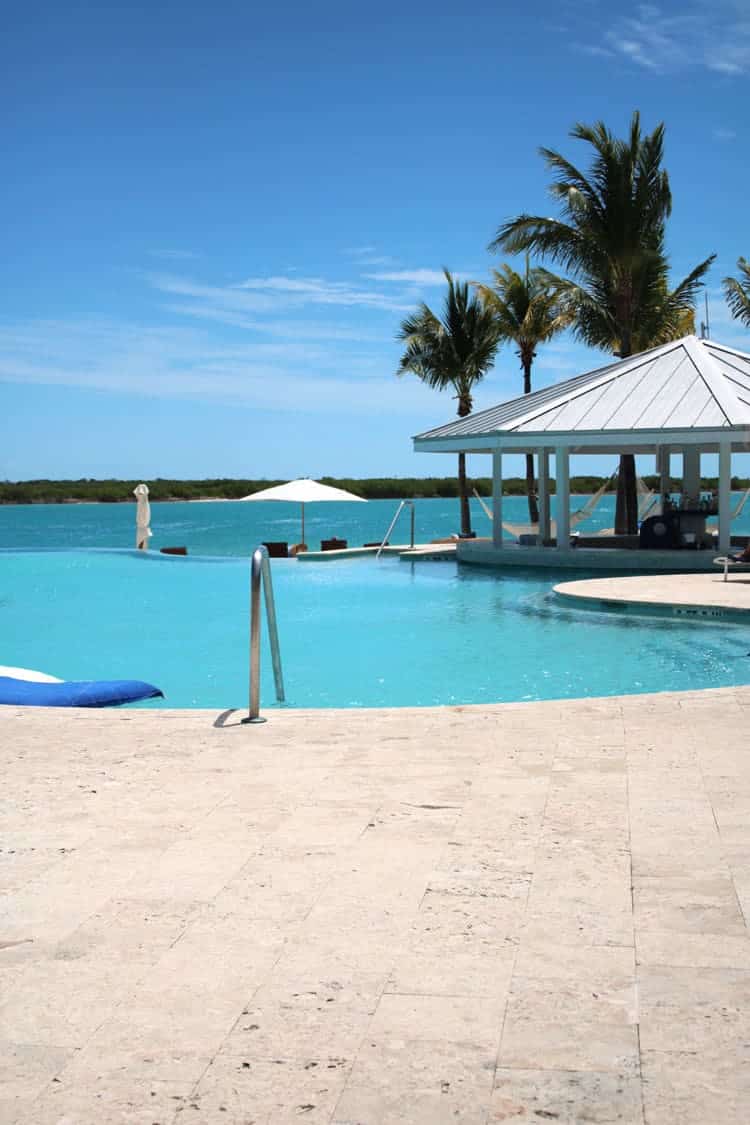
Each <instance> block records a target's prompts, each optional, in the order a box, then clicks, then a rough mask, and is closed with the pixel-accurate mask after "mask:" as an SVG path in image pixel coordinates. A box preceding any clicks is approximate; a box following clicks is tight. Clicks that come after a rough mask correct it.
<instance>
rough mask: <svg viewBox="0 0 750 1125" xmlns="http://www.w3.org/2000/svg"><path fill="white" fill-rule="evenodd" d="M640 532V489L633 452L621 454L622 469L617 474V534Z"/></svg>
mask: <svg viewBox="0 0 750 1125" xmlns="http://www.w3.org/2000/svg"><path fill="white" fill-rule="evenodd" d="M637 534H638V490H637V487H636V475H635V457H634V456H633V454H632V453H621V454H620V471H619V473H618V475H617V500H616V502H615V535H637Z"/></svg>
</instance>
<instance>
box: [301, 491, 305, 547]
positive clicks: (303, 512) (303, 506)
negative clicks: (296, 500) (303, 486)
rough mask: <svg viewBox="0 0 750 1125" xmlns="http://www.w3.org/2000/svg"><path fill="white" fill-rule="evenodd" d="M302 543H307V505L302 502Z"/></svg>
mask: <svg viewBox="0 0 750 1125" xmlns="http://www.w3.org/2000/svg"><path fill="white" fill-rule="evenodd" d="M302 542H303V543H304V542H305V504H304V501H303V502H302Z"/></svg>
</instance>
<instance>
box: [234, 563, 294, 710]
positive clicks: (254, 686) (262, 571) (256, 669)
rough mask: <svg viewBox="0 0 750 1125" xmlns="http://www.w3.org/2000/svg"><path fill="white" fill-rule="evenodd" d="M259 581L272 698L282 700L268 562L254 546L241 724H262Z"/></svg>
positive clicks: (283, 697) (281, 682) (282, 681)
mask: <svg viewBox="0 0 750 1125" xmlns="http://www.w3.org/2000/svg"><path fill="white" fill-rule="evenodd" d="M261 582H262V583H263V593H264V595H265V602H266V622H267V624H268V640H269V643H270V645H271V661H272V663H273V678H274V683H275V685H276V699H277V700H278V702H279V703H283V702H284V700H285V696H284V677H283V675H282V672H281V651H280V649H279V631H278V628H277V625H276V603H275V602H274V599H273V583H272V581H271V564H270V563H269V561H268V551H267V549H266V548H265V547H256V549H255V550H254V551H253V557H252V560H251V563H250V705H249V708H248V714H247V717H246V718H244V719H243V720H242V722H243V723H265V721H266V720H265V719H264V718H263V717H262V716H261V714H260V589H261Z"/></svg>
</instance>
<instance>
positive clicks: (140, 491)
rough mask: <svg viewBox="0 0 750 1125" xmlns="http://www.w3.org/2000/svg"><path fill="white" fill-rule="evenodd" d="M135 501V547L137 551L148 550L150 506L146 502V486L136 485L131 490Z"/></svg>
mask: <svg viewBox="0 0 750 1125" xmlns="http://www.w3.org/2000/svg"><path fill="white" fill-rule="evenodd" d="M133 495H134V496H135V498H136V500H137V507H136V510H135V545H136V549H137V550H139V551H147V550H148V541H149V539H150V538H151V528H150V527H149V526H148V525H149V524H150V523H151V505H150V504H149V502H148V485H146V484H137V485H136V486H135V488H134V489H133Z"/></svg>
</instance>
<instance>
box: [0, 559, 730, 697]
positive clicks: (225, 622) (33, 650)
mask: <svg viewBox="0 0 750 1125" xmlns="http://www.w3.org/2000/svg"><path fill="white" fill-rule="evenodd" d="M272 565H273V580H274V588H275V593H276V603H277V613H278V618H279V632H280V640H281V650H282V658H283V666H284V677H285V681H286V690H287V701H288V703H289V705H291V706H293V707H386V706H389V707H394V706H429V705H432V704H456V703H487V702H498V701H510V700H526V699H558V698H568V697H576V696H597V695H613V694H622V693H633V692H646V691H667V690H669V691H671V690H685V689H695V688H706V687H720V686H726V685H732V684H743V683H747V682H748V681H750V627H748V626H745V625H734V624H727V623H722V624H715V623H714V624H711V623H705V624H704V623H697V622H695V621H691V622H679V621H673V620H667V619H659V618H645V617H637V616H634V615H632V614H627V615H624V614H617V613H615V614H607V613H597V612H592V611H590V610H575V609H570V608H569V607H567V606H564V605H562V604H561V603H559V602H558V601H557V600H556V599H555V597H554V595H553V594H552V593H551V588H552V586H553V585H554V583H555V582H556V581H559V580H560V577H561V576H560V575H557V576H556V575H551V574H549V573H545V574H544V575H540V574H535V573H533V572H530V571H529V572H525V573H522V574H519V573H513V574H507V575H506V574H500V573H499V572H494V573H490V572H484V571H477V570H474V569H471V568H468V567H464V568H460V569H459V568H457V566H456V564H455V563H453V562H451V563H427V562H422V563H411V564H410V563H404V562H399V561H398V560H395V559H381V560H380V561H379V562H377V563H376V562H375V561H374V560H373V559H372V558H367V559H352V560H350V561H339V562H326V563H297V562H295V561H294V560H289V561H287V560H283V561H280V562H274V563H273V564H272ZM247 649H248V564H247V562H246V561H240V560H237V559H221V560H215V559H191V558H187V559H181V558H170V557H167V556H163V555H158V554H149V555H147V556H144V555H136V554H135V553H134V552H115V551H111V552H110V551H101V552H100V551H88V552H87V551H81V552H62V551H60V552H58V551H50V552H39V553H37V552H28V553H24V552H18V553H10V552H8V553H2V552H0V664H9V665H18V666H21V667H26V668H35V669H38V670H41V671H44V672H48V673H50V674H52V675H56V676H59V677H61V678H63V679H117V678H129V677H132V678H137V679H143V680H150V681H152V682H153V683H155V684H158V685H159V687H161V688H162V689H163V691H164V693H165V696H166V699H165V700H164V701H163V702H162V701H157V703H156V705H157V706H168V707H211V708H219V709H224V708H230V707H242V706H246V705H247V678H248V674H247V659H248V657H247ZM263 656H264V661H265V664H264V668H263V679H262V701H263V704H264V706H265V707H269V706H272V705H273V699H274V697H273V679H272V676H271V667H270V659H269V655H268V652H267V650H266V651H264V654H263ZM153 705H154V704H147V705H146V706H153Z"/></svg>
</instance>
